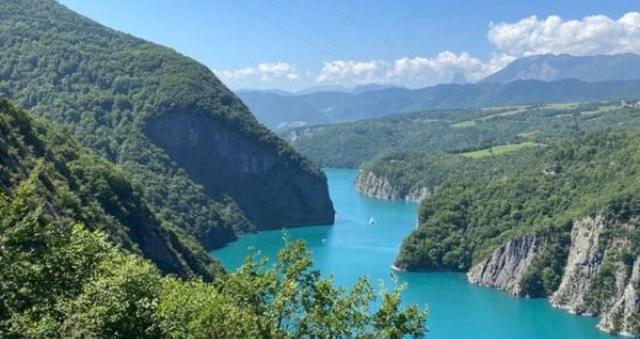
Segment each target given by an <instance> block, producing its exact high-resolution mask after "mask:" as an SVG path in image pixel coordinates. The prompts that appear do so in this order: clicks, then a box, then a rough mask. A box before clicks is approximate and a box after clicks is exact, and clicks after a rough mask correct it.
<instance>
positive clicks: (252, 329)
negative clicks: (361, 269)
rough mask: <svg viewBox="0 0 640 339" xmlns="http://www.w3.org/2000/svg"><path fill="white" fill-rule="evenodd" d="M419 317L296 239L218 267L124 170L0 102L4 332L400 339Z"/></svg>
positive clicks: (0, 322) (416, 329) (416, 326)
mask: <svg viewBox="0 0 640 339" xmlns="http://www.w3.org/2000/svg"><path fill="white" fill-rule="evenodd" d="M143 257H144V258H143ZM145 258H146V259H145ZM149 260H151V261H152V262H153V263H154V264H155V265H154V264H152V262H150V261H149ZM158 269H160V270H158ZM161 273H175V274H180V275H181V276H182V277H176V276H171V275H169V276H167V275H163V274H161ZM214 274H216V276H215V278H216V279H215V281H214V282H206V281H204V280H203V278H205V279H206V280H211V279H212V278H213V275H214ZM374 305H376V306H374ZM425 316H426V314H425V313H424V312H423V311H422V310H420V309H419V308H417V307H416V306H409V307H403V306H401V299H400V294H399V290H394V291H393V292H391V293H386V292H385V293H384V294H382V295H381V299H378V297H377V294H376V293H375V291H374V289H373V288H372V287H371V284H370V283H369V282H368V281H367V280H366V279H365V278H363V279H361V280H359V281H358V282H357V283H356V284H355V285H354V286H353V288H351V289H345V288H338V287H334V285H333V281H332V279H331V278H324V277H322V275H321V274H320V272H318V271H316V270H314V269H313V262H312V261H311V259H310V253H309V252H308V251H307V250H306V249H305V247H304V245H303V243H302V242H297V243H295V244H290V245H289V246H288V247H287V248H285V249H283V250H282V251H281V252H280V255H279V257H278V260H277V262H276V263H275V264H274V265H273V266H267V265H266V260H265V259H259V258H257V257H249V258H247V260H246V263H245V264H244V265H243V266H242V267H240V268H239V269H238V270H237V271H235V272H231V273H224V272H222V270H221V268H220V266H219V265H217V264H215V263H213V262H211V261H210V259H209V258H208V256H207V254H206V253H205V252H204V251H203V250H202V249H201V247H200V246H199V245H198V244H197V243H195V240H192V239H191V238H190V237H189V236H188V235H186V234H184V232H183V231H181V230H178V229H173V228H170V224H167V223H164V225H160V219H158V218H157V217H155V216H154V214H153V213H152V212H151V211H150V210H149V209H148V208H147V206H146V205H145V203H144V202H143V201H142V198H141V192H140V190H139V188H138V187H135V186H133V185H132V184H131V183H129V181H128V180H127V179H126V176H125V174H124V173H123V172H122V171H121V170H120V169H118V168H116V167H115V166H114V165H113V164H111V163H109V162H107V161H106V160H103V159H101V158H100V157H98V156H97V155H96V154H95V153H93V152H90V151H88V150H86V149H83V148H81V147H80V146H79V145H78V144H77V143H76V142H74V141H73V140H71V139H70V138H69V136H67V135H65V134H64V133H61V132H59V131H57V130H56V129H54V128H52V127H50V126H49V124H48V123H45V122H34V121H32V120H31V119H30V118H29V117H28V116H27V115H26V114H25V113H24V112H22V111H20V110H17V109H16V108H15V107H14V106H12V105H10V104H8V103H7V101H5V100H4V99H1V100H0V337H2V338H300V337H320V338H329V337H345V336H350V335H354V334H356V335H358V336H360V337H363V338H376V337H394V338H400V337H403V336H405V335H412V336H416V337H420V336H423V335H424V333H425Z"/></svg>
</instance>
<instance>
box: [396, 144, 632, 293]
mask: <svg viewBox="0 0 640 339" xmlns="http://www.w3.org/2000/svg"><path fill="white" fill-rule="evenodd" d="M639 140H640V136H638V135H627V134H624V133H616V132H602V133H595V134H590V135H587V136H585V137H584V138H581V141H580V142H577V143H573V142H557V143H553V144H551V145H550V146H549V147H547V148H540V149H530V150H527V151H521V152H518V153H515V154H512V155H509V156H508V157H507V158H509V160H508V161H504V162H502V161H497V162H495V163H494V164H493V165H494V166H495V167H497V168H499V170H494V171H486V170H485V169H486V167H482V166H486V164H485V165H483V163H482V162H479V163H478V164H479V165H478V166H480V169H481V170H479V171H475V172H474V171H472V172H471V173H475V176H465V173H464V172H463V173H462V174H461V175H460V176H453V177H450V178H448V179H446V180H445V181H444V182H443V183H442V184H441V185H440V186H439V188H438V190H437V191H436V193H435V194H434V195H433V196H432V197H431V198H430V199H427V200H425V201H423V203H422V206H421V208H420V212H419V218H420V226H419V227H418V229H416V230H415V231H414V232H412V234H411V235H410V236H409V237H408V238H407V239H405V241H404V243H403V246H402V249H401V252H400V254H399V256H398V259H397V263H396V265H397V266H399V267H405V268H408V269H440V268H446V269H454V270H466V269H468V268H469V267H470V266H471V265H472V264H473V263H475V262H477V261H478V260H480V259H482V258H484V257H486V256H487V255H488V254H490V253H491V252H492V251H493V250H494V249H495V248H496V247H497V246H499V245H501V244H503V243H505V242H506V241H508V240H510V239H512V238H514V237H517V236H520V235H523V234H532V233H533V234H538V235H541V236H542V237H543V238H544V239H545V241H546V242H547V245H548V246H547V247H546V249H545V251H544V252H543V253H542V254H541V255H540V256H539V257H538V258H536V260H534V262H533V265H532V266H531V267H530V269H529V270H528V272H527V273H526V275H525V281H524V284H525V285H526V288H525V292H526V293H528V294H530V295H532V296H542V295H547V294H549V293H550V292H551V291H553V290H555V288H556V287H557V285H558V283H559V277H560V276H561V273H562V267H563V265H564V261H565V260H566V256H567V252H566V251H567V242H568V241H569V240H568V232H569V231H570V228H571V222H572V221H573V220H576V219H578V218H583V217H586V216H593V215H597V214H600V215H606V216H608V219H610V220H617V221H620V222H624V221H626V220H629V218H630V217H631V216H633V215H635V213H636V211H638V208H639V206H640V202H639V201H638V198H637V196H638V193H639V192H640V184H639V183H638V181H637V180H635V178H637V175H638V174H639V173H640V166H639V165H638V164H640V143H639V142H638V141H639ZM493 159H501V158H499V157H496V158H493ZM505 159H506V158H505ZM482 172H484V173H485V174H484V175H478V173H482ZM470 177H471V178H470ZM634 225H635V224H634ZM608 232H609V233H610V234H609V235H608V237H609V239H615V238H619V237H620V236H619V235H615V233H619V232H622V231H621V230H620V229H619V228H615V227H612V228H610V229H609V230H608ZM624 232H626V233H624V238H629V239H637V237H638V236H639V234H638V232H640V230H639V229H638V228H636V227H635V226H633V227H631V228H630V229H625V231H624ZM610 241H613V240H610ZM631 248H632V247H631ZM636 252H637V251H636ZM637 254H638V253H635V252H634V253H630V254H628V255H627V256H629V257H631V258H635V257H636V256H637ZM603 274H604V271H603ZM604 276H605V279H604V280H603V286H608V284H609V283H608V282H607V281H608V280H606V276H607V275H606V274H604ZM605 290H606V288H605Z"/></svg>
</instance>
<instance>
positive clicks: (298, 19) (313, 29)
mask: <svg viewBox="0 0 640 339" xmlns="http://www.w3.org/2000/svg"><path fill="white" fill-rule="evenodd" d="M269 3H270V4H271V5H272V6H273V7H275V8H276V9H278V10H279V11H280V12H282V13H284V14H285V15H288V16H289V17H291V18H292V19H294V20H296V21H298V22H299V23H300V24H302V25H303V26H305V27H307V29H308V30H310V31H315V28H314V27H312V26H311V25H309V24H308V23H306V22H305V21H304V20H302V19H300V18H299V17H297V16H296V15H294V14H292V13H291V12H290V11H288V10H286V9H284V8H282V7H281V6H280V5H278V4H277V3H276V2H275V1H274V0H269ZM316 33H317V31H316ZM318 35H321V34H318ZM324 38H325V39H326V40H328V41H331V42H332V43H334V44H335V45H337V46H340V47H342V48H344V49H345V50H348V51H349V52H351V53H352V54H354V55H356V56H357V57H359V58H361V59H370V60H373V58H371V57H369V56H367V55H364V54H362V53H361V52H359V51H357V50H355V49H353V48H351V46H348V45H346V44H343V43H341V42H340V41H338V40H335V39H332V38H331V37H329V36H328V35H326V34H325V36H324Z"/></svg>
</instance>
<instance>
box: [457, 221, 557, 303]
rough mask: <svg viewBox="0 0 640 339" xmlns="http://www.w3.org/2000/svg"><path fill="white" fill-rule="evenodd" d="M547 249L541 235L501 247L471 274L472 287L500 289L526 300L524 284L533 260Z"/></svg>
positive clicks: (513, 241)
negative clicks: (523, 297) (524, 276)
mask: <svg viewBox="0 0 640 339" xmlns="http://www.w3.org/2000/svg"><path fill="white" fill-rule="evenodd" d="M544 246H545V242H544V239H543V238H542V237H541V236H537V235H532V234H530V235H524V236H521V237H518V238H515V239H512V240H511V241H509V242H508V243H506V244H504V245H502V246H500V247H498V249H496V250H495V251H494V252H493V253H492V254H491V255H490V256H489V257H487V258H486V259H484V260H483V261H482V262H480V263H479V264H477V265H475V266H473V267H472V268H471V270H470V271H469V272H468V273H467V278H468V279H469V281H470V282H471V283H474V284H478V285H481V286H486V287H493V288H498V289H501V290H504V291H506V292H507V293H509V294H511V295H514V296H523V291H522V286H521V284H520V283H521V281H522V277H523V275H524V273H525V272H526V271H527V268H528V267H529V265H530V264H531V261H532V260H533V258H535V256H536V255H538V254H539V253H540V252H541V251H542V250H543V249H544Z"/></svg>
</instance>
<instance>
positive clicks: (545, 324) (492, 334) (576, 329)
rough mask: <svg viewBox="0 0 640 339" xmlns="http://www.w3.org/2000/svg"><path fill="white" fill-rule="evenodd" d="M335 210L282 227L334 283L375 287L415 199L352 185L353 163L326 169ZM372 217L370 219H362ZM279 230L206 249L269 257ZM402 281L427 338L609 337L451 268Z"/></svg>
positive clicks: (387, 274)
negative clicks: (322, 219)
mask: <svg viewBox="0 0 640 339" xmlns="http://www.w3.org/2000/svg"><path fill="white" fill-rule="evenodd" d="M326 174H327V177H328V179H329V190H330V193H331V198H332V200H333V203H334V206H335V209H336V213H337V214H336V223H335V225H333V226H314V227H304V228H293V229H290V230H289V231H288V232H289V237H290V238H291V239H304V240H305V241H306V243H307V246H308V247H309V248H310V249H311V250H312V252H313V257H314V260H315V265H316V267H317V268H318V269H320V270H321V271H322V273H323V274H325V275H326V274H332V275H334V276H335V279H336V282H337V283H339V284H351V283H353V282H354V281H355V280H356V279H357V277H359V276H363V275H366V276H368V277H369V278H370V279H371V280H372V282H374V284H375V286H377V281H379V280H381V279H383V280H385V282H386V284H387V285H388V284H390V283H391V281H392V280H391V274H392V270H391V269H390V265H391V264H392V263H393V260H394V258H395V256H396V254H397V252H398V247H399V245H400V243H401V242H402V239H403V238H404V237H405V236H406V235H407V234H409V232H410V231H411V229H412V228H413V227H415V224H416V210H417V204H414V203H405V202H399V201H384V200H378V199H371V198H367V197H364V196H362V195H360V194H359V193H358V192H357V191H356V190H355V187H354V179H355V177H356V174H357V171H355V170H334V169H330V170H326ZM370 218H375V219H376V223H375V224H373V225H370V224H369V219H370ZM282 235H283V234H282V231H267V232H260V233H257V234H250V235H245V236H242V237H241V238H240V239H239V240H238V241H236V242H233V243H231V244H229V245H227V246H226V247H224V248H221V249H218V250H215V251H213V252H211V254H212V255H214V256H215V257H217V258H219V259H221V260H222V262H223V263H224V264H225V266H226V267H227V268H229V269H233V268H235V267H237V266H239V265H240V264H241V263H242V260H243V258H244V256H245V255H246V253H247V249H248V248H249V247H253V248H255V249H257V250H259V251H260V252H261V254H262V255H264V256H267V257H270V258H273V257H274V255H275V253H276V252H277V251H278V250H279V249H280V248H281V246H282V245H283V241H282ZM397 277H398V280H400V281H402V282H405V283H406V284H407V289H406V290H405V291H404V292H403V295H402V297H403V301H404V302H405V303H416V304H419V305H425V306H427V307H428V309H429V318H428V321H427V325H428V327H429V333H428V335H427V337H428V338H492V339H496V338H518V339H526V338H609V339H611V338H614V337H613V336H609V335H606V334H604V333H602V332H600V331H598V330H597V329H596V327H595V326H596V323H597V319H596V318H591V317H581V316H575V315H571V314H569V313H567V312H565V311H562V310H558V309H554V308H552V307H551V306H550V305H549V303H548V302H547V301H546V300H544V299H533V300H530V299H522V298H513V297H510V296H509V295H507V294H506V293H503V292H500V291H497V290H494V289H490V288H484V287H478V286H474V285H471V284H469V283H467V280H466V277H465V276H464V274H459V273H400V274H397Z"/></svg>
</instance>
